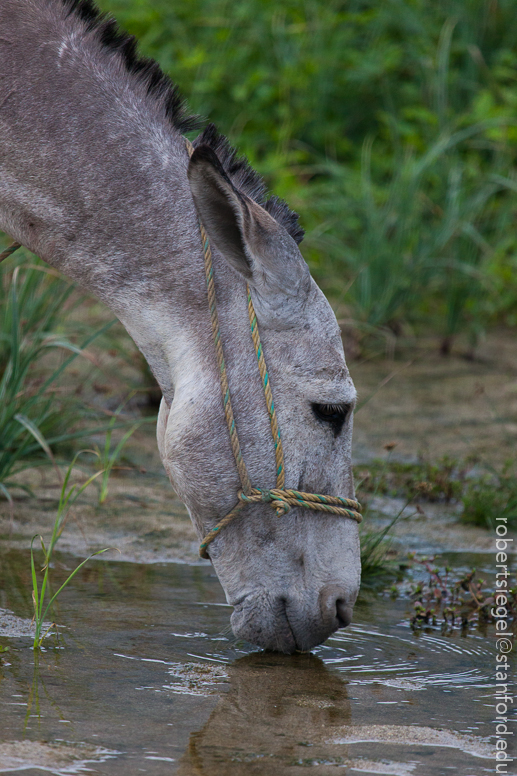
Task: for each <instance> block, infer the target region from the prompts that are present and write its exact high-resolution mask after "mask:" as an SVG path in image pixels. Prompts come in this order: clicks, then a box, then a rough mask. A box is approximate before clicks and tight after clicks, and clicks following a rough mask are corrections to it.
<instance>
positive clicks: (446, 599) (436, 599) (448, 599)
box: [410, 554, 517, 633]
mask: <svg viewBox="0 0 517 776" xmlns="http://www.w3.org/2000/svg"><path fill="white" fill-rule="evenodd" d="M410 560H411V561H412V562H413V563H416V564H418V565H420V566H422V567H423V568H424V569H425V570H426V571H427V572H428V574H429V577H428V580H427V581H426V582H418V583H416V584H414V585H413V586H412V589H411V591H410V597H411V598H412V599H413V601H414V613H413V615H412V616H411V618H410V623H411V627H412V628H413V630H417V631H418V630H421V629H422V628H425V627H431V626H440V627H441V629H442V632H443V633H451V632H452V631H453V630H454V629H455V628H461V629H462V631H463V632H466V631H467V630H468V628H470V627H478V628H483V626H486V625H488V624H491V623H494V622H495V617H494V607H495V606H496V601H495V595H496V594H495V592H494V591H492V590H487V588H486V583H485V580H484V579H480V578H479V577H477V576H476V570H475V569H472V570H471V571H469V572H468V573H467V574H464V575H463V576H462V577H460V578H459V579H458V578H454V577H453V576H452V571H451V569H450V568H449V567H445V568H444V569H443V570H442V569H439V568H438V567H436V566H434V565H433V561H434V558H417V557H416V556H415V555H414V554H411V555H410ZM505 598H506V604H505V608H506V613H507V614H506V619H507V621H508V624H510V623H513V624H515V622H516V618H517V587H513V588H511V589H510V590H509V591H508V595H507V596H505Z"/></svg>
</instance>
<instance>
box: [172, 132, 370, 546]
mask: <svg viewBox="0 0 517 776" xmlns="http://www.w3.org/2000/svg"><path fill="white" fill-rule="evenodd" d="M185 142H186V145H187V151H188V154H189V156H192V154H193V153H194V146H193V145H192V143H191V142H190V141H189V140H187V139H186V138H185ZM199 229H200V232H201V240H202V243H203V255H204V259H205V274H206V285H207V290H208V305H209V308H210V317H211V320H212V336H213V340H214V346H215V352H216V355H217V363H218V365H219V380H220V384H221V393H222V397H223V406H224V414H225V418H226V424H227V426H228V431H229V434H230V442H231V446H232V452H233V457H234V458H235V464H236V466H237V471H238V473H239V478H240V481H241V486H242V487H241V490H239V492H238V493H237V497H238V502H237V504H236V505H235V507H234V508H233V509H232V511H231V512H229V513H228V514H227V515H226V516H225V517H223V519H222V520H220V521H219V522H218V523H217V525H216V526H215V527H214V528H212V530H211V531H210V532H209V533H208V534H207V535H206V536H205V538H204V539H203V541H202V542H201V544H200V546H199V554H200V556H201V557H202V558H209V557H210V556H209V555H208V552H207V547H208V546H209V544H210V543H211V542H213V540H214V539H215V538H216V536H217V535H218V534H219V533H220V531H221V530H222V529H223V528H224V527H225V526H227V525H229V524H230V523H231V522H233V520H235V519H236V518H237V517H239V515H240V512H241V510H242V509H243V508H244V507H245V506H246V504H269V505H270V506H271V507H272V508H273V509H274V510H275V511H276V513H277V515H278V517H282V516H283V515H285V514H287V512H289V510H290V509H292V508H293V507H297V508H298V507H303V508H304V509H313V510H316V511H318V512H327V513H330V514H332V515H337V516H339V517H348V518H352V519H353V520H356V521H357V522H358V523H360V522H361V521H362V519H363V518H362V516H361V513H360V509H361V505H360V504H359V503H358V502H357V501H354V500H353V499H351V498H341V496H321V495H319V494H317V493H304V492H303V491H299V490H287V489H286V488H285V487H284V486H285V469H284V451H283V448H282V438H281V436H280V429H279V427H278V420H277V417H276V410H275V403H274V401H273V395H272V393H271V386H270V384H269V375H268V371H267V366H266V361H265V359H264V351H263V348H262V343H261V341H260V335H259V330H258V323H257V316H256V314H255V309H254V307H253V301H252V299H251V292H250V289H249V286H248V285H246V290H247V293H248V315H249V319H250V326H251V336H252V339H253V345H254V347H255V353H256V355H257V361H258V368H259V372H260V376H261V378H262V387H263V389H264V397H265V399H266V405H267V411H268V414H269V422H270V424H271V434H272V436H273V442H274V445H275V460H276V488H274V489H272V490H266V489H264V488H254V487H252V485H251V480H250V478H249V474H248V470H247V469H246V464H245V463H244V460H243V458H242V453H241V448H240V444H239V437H238V435H237V427H236V424H235V418H234V416H233V410H232V401H231V396H230V387H229V385H228V376H227V374H226V365H225V363H224V353H223V346H222V342H221V333H220V330H219V319H218V316H217V303H216V297H215V286H214V270H213V266H212V251H211V249H210V241H209V239H208V235H207V233H206V230H205V228H204V226H203V224H202V223H201V221H199Z"/></svg>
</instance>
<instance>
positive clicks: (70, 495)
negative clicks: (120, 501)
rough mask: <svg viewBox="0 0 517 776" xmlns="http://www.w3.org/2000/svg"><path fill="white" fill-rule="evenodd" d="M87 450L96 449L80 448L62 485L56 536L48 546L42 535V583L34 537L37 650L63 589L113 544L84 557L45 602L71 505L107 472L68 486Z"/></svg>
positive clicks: (32, 557)
mask: <svg viewBox="0 0 517 776" xmlns="http://www.w3.org/2000/svg"><path fill="white" fill-rule="evenodd" d="M83 452H93V451H86V450H81V451H79V452H78V453H77V455H75V456H74V459H73V461H72V462H71V464H70V465H69V467H68V469H67V471H66V475H65V478H64V481H63V485H62V487H61V494H60V498H59V505H58V509H57V515H56V519H55V521H54V529H53V531H52V536H51V538H50V542H49V544H48V547H46V546H45V544H44V542H43V537H42V536H39V539H40V541H41V548H42V550H43V559H44V560H43V566H42V568H41V571H42V572H43V580H42V582H41V586H40V584H39V582H38V575H37V572H36V563H35V560H34V550H33V544H34V540H35V539H36V538H37V537H38V535H36V536H34V537H33V539H32V542H31V576H32V601H33V604H34V622H35V625H36V631H35V634H34V643H33V648H34V649H35V650H38V649H40V648H41V645H42V643H43V639H44V638H45V636H46V635H47V633H48V632H49V630H50V629H51V628H52V625H49V626H48V627H47V628H46V630H44V627H45V618H46V616H47V614H48V613H49V612H50V611H51V607H52V604H53V603H54V601H55V600H56V598H57V597H58V595H59V594H60V593H61V591H62V590H63V589H64V588H65V587H66V586H67V585H68V583H69V582H70V580H71V579H72V578H73V577H74V576H75V575H76V574H77V572H78V571H79V569H81V568H82V567H83V566H84V564H85V563H87V562H88V561H89V560H90V558H93V557H94V556H95V555H101V554H102V553H103V552H107V551H108V550H109V549H111V548H110V547H107V548H106V549H104V550H98V551H97V552H93V553H92V554H91V555H89V556H88V557H87V558H85V560H83V561H82V563H79V565H78V566H77V567H76V568H75V569H74V571H72V573H71V574H70V575H69V576H68V577H67V579H66V580H65V581H64V582H63V584H62V585H61V587H60V588H59V589H58V590H57V592H56V593H54V595H52V596H50V599H49V601H48V603H47V604H45V600H46V598H47V597H48V596H47V590H48V588H49V587H50V584H49V582H50V580H49V574H50V566H51V562H52V555H53V552H54V549H55V547H56V544H57V542H58V540H59V537H60V536H61V534H62V532H63V528H64V525H65V521H66V518H67V515H68V512H69V510H70V507H71V506H72V505H73V504H74V502H75V501H76V500H77V498H78V497H79V496H80V495H81V493H83V491H84V490H85V489H86V488H87V487H88V485H89V484H90V483H91V482H93V480H95V479H96V478H97V477H99V476H100V475H101V474H103V472H102V471H100V472H96V474H93V475H92V476H91V477H89V478H88V479H87V480H86V482H84V483H83V484H82V485H79V484H78V483H74V484H73V485H71V486H70V487H68V485H69V482H70V477H71V475H72V471H73V468H74V465H75V462H76V461H77V459H78V457H79V456H80V455H81V453H83Z"/></svg>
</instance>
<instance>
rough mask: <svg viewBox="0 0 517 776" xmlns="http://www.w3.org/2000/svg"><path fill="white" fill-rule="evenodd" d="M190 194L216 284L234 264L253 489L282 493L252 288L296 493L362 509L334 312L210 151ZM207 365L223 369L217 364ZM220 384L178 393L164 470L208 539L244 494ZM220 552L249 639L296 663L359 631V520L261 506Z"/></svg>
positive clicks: (242, 424) (350, 393) (240, 392)
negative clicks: (295, 655) (250, 316)
mask: <svg viewBox="0 0 517 776" xmlns="http://www.w3.org/2000/svg"><path fill="white" fill-rule="evenodd" d="M189 181H190V186H191V191H192V195H193V198H194V202H195V206H196V209H197V212H198V214H199V217H200V220H201V222H202V224H203V225H204V227H205V229H206V231H207V233H208V235H209V238H210V244H211V247H212V249H213V252H214V254H215V257H216V258H217V259H218V264H217V267H216V275H217V271H219V270H220V269H221V267H222V271H223V274H224V270H225V266H224V261H225V262H226V264H227V266H226V271H227V276H228V278H229V280H228V282H229V283H230V282H231V280H232V278H233V280H234V281H235V282H234V286H235V287H232V292H231V294H228V293H225V292H224V289H223V293H222V294H221V296H222V297H223V301H222V304H221V307H220V319H221V324H222V329H223V332H222V333H223V338H222V339H223V347H224V351H225V357H226V361H227V365H228V371H229V377H230V388H231V391H232V401H234V411H235V416H236V421H237V427H238V431H239V438H240V441H241V447H242V451H243V456H244V460H245V462H246V465H247V467H248V471H249V474H250V478H251V481H252V484H253V486H254V487H259V488H261V487H262V488H271V487H275V469H276V467H275V459H274V451H273V441H272V437H271V431H270V428H269V419H268V415H267V411H266V405H265V402H264V396H263V393H262V386H261V382H260V378H259V375H258V368H257V361H256V357H255V353H254V351H253V345H252V342H251V336H250V332H249V323H248V322H247V319H246V318H245V317H243V316H245V300H246V292H245V287H244V283H243V282H242V281H243V280H245V281H246V282H247V283H248V284H249V286H250V288H251V293H252V297H253V302H254V305H255V310H256V314H257V319H258V323H259V328H260V334H261V338H262V343H263V347H264V352H265V356H266V360H267V366H268V371H269V376H270V383H271V387H272V391H273V398H274V402H275V407H276V410H277V415H278V420H279V425H280V429H281V433H282V441H283V448H284V457H285V473H286V488H292V489H296V490H301V491H306V492H311V493H317V494H323V495H340V496H344V497H347V498H354V487H353V480H352V468H351V440H352V414H353V408H354V402H355V389H354V386H353V383H352V381H351V379H350V376H349V373H348V370H347V367H346V363H345V358H344V353H343V347H342V343H341V336H340V331H339V327H338V324H337V321H336V318H335V316H334V313H333V312H332V309H331V307H330V305H329V304H328V302H327V300H326V299H325V297H324V295H323V294H322V292H321V291H320V289H319V288H318V287H317V285H316V284H315V282H314V281H313V280H312V278H311V276H310V273H309V269H308V267H307V265H306V263H305V261H304V260H303V258H302V256H301V254H300V251H299V249H298V246H297V244H296V242H295V241H294V239H293V238H292V237H291V236H290V235H289V234H288V232H287V231H286V229H285V228H284V227H283V226H282V225H281V224H279V223H278V222H277V221H276V220H275V219H274V218H272V216H271V215H270V214H269V213H268V212H266V210H265V209H263V208H262V207H261V206H260V205H258V204H257V203H256V202H254V201H252V200H251V199H250V198H248V197H247V196H245V195H244V194H243V193H242V192H241V191H239V190H238V188H237V187H236V186H235V185H234V183H233V182H232V180H231V179H230V178H229V177H228V175H227V174H226V173H225V171H224V169H223V168H222V167H221V165H220V163H219V161H218V158H217V156H216V155H215V153H214V152H213V151H212V150H211V149H210V148H209V147H205V146H201V147H199V148H197V149H196V150H195V152H194V154H193V156H192V158H191V161H190V167H189ZM223 260H224V261H223ZM228 266H229V267H231V270H228ZM235 273H237V275H235ZM230 276H231V277H230ZM228 317H232V324H233V328H230V327H229V323H228ZM223 324H225V325H224V326H223ZM237 329H238V331H236V330H237ZM207 347H210V349H211V348H213V345H212V344H210V346H207ZM206 358H207V359H209V358H210V360H211V363H213V361H214V356H213V353H210V356H208V355H206ZM208 371H209V370H208V369H207V370H205V372H204V373H203V374H201V375H200V376H199V378H198V379H197V380H196V381H195V382H196V385H195V386H193V384H192V383H193V381H190V384H189V388H188V390H183V389H182V388H181V386H180V387H179V388H178V391H177V390H176V386H175V397H174V401H173V403H172V407H171V410H170V414H169V419H168V423H167V430H166V432H165V437H164V442H163V443H162V448H163V457H164V463H165V466H166V468H167V469H168V471H169V474H170V476H171V479H172V481H173V483H174V485H175V487H176V489H177V491H178V493H179V495H180V496H181V497H182V498H183V500H184V501H185V503H186V504H187V506H188V507H189V510H190V513H191V515H192V517H193V520H194V523H195V524H196V525H197V527H198V529H199V532H200V535H201V536H202V535H204V534H206V532H207V530H208V529H209V528H211V527H213V526H214V525H215V524H216V523H217V522H218V521H219V520H220V519H221V518H222V517H223V516H224V515H225V514H226V513H228V512H229V511H230V509H231V508H232V507H233V506H234V505H235V503H236V501H237V491H238V490H239V487H240V486H239V483H238V480H237V474H236V467H235V463H234V461H233V459H231V458H230V457H229V455H228V451H229V441H228V430H227V429H226V426H225V425H224V416H223V411H222V406H221V394H220V389H219V387H218V386H217V385H216V384H214V375H213V369H212V370H211V371H210V376H209V375H208ZM193 390H195V391H196V397H197V398H196V399H195V400H193V396H192V391H193ZM193 405H196V406H197V410H196V411H195V412H194V411H193V410H192V407H193ZM209 553H210V558H211V560H212V563H213V565H214V568H215V570H216V573H217V575H218V577H219V579H220V581H221V583H222V585H223V588H224V590H225V592H226V596H227V599H228V602H229V603H230V604H232V605H233V606H234V613H233V615H232V628H233V631H234V633H235V635H236V636H238V637H242V638H245V639H246V640H248V641H251V642H252V643H254V644H258V645H260V646H261V647H264V648H267V649H274V650H279V651H282V652H294V651H295V650H296V649H299V650H308V649H310V648H312V647H313V646H315V645H317V644H319V643H321V642H322V641H324V640H325V639H326V638H327V637H328V636H329V635H330V634H331V633H333V632H334V631H335V630H337V629H338V628H340V627H344V626H345V625H347V624H348V623H349V622H350V619H351V616H352V608H353V605H354V602H355V599H356V597H357V593H358V589H359V581H360V555H359V538H358V527H357V523H356V522H355V521H354V520H353V519H349V518H344V517H337V516H334V515H328V514H325V513H323V512H312V511H309V510H303V509H298V508H293V509H291V511H290V512H289V513H288V514H287V515H285V516H283V517H282V518H278V517H277V515H276V513H275V512H274V510H272V509H271V507H270V506H268V505H263V504H260V505H250V506H247V507H246V508H245V509H244V510H243V512H242V513H241V517H239V518H238V519H237V520H236V521H234V522H233V523H232V524H231V525H229V526H228V527H227V528H225V529H224V530H222V531H221V534H220V535H218V537H217V539H216V540H215V541H214V542H213V543H212V544H211V545H210V548H209Z"/></svg>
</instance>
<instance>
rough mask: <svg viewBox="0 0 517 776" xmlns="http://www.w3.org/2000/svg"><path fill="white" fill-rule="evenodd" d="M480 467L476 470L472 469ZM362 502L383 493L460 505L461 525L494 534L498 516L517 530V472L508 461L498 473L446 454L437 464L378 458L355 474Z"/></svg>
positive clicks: (514, 466)
mask: <svg viewBox="0 0 517 776" xmlns="http://www.w3.org/2000/svg"><path fill="white" fill-rule="evenodd" d="M474 467H476V469H474ZM354 476H355V480H356V483H357V485H356V488H357V491H358V498H359V500H360V501H364V502H366V503H368V501H369V499H370V498H371V497H372V495H376V494H377V493H378V494H382V495H386V496H391V497H402V498H405V499H414V500H415V501H422V502H426V501H427V502H442V503H445V504H447V503H453V504H457V503H461V504H462V506H463V511H462V513H461V521H462V522H464V523H468V524H472V525H478V526H481V527H483V528H487V529H490V530H494V529H495V527H496V525H497V520H496V518H505V519H506V524H507V526H508V528H509V529H516V528H517V468H516V465H515V461H513V460H512V461H508V462H507V464H506V465H505V466H503V467H502V469H500V470H496V469H494V468H493V467H488V466H485V468H484V470H482V471H479V463H478V462H477V461H472V460H466V461H460V460H456V459H453V458H450V457H448V456H445V457H443V458H441V459H439V460H438V461H436V462H435V463H431V462H429V461H420V462H418V463H411V464H410V463H401V462H399V461H391V460H380V459H379V460H375V461H372V462H371V463H370V464H368V465H367V466H364V465H363V466H356V467H355V470H354Z"/></svg>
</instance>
